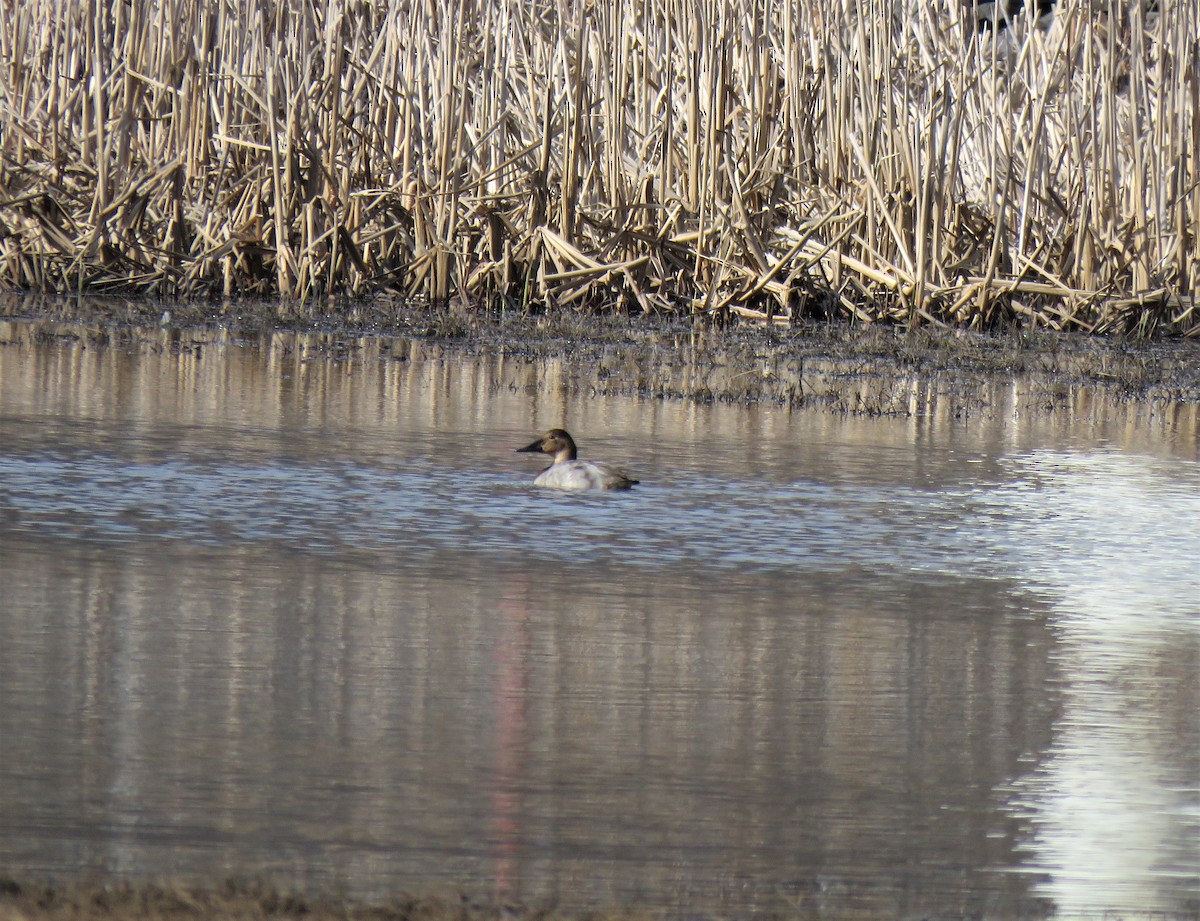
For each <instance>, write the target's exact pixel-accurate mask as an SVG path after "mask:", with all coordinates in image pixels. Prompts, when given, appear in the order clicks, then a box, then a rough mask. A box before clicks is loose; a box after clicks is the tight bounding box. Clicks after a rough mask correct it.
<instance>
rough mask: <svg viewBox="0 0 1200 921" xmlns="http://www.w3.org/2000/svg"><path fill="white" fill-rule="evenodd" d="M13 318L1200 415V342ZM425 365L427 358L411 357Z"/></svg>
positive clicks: (48, 329) (964, 403)
mask: <svg viewBox="0 0 1200 921" xmlns="http://www.w3.org/2000/svg"><path fill="white" fill-rule="evenodd" d="M0 318H9V319H13V320H19V321H22V322H21V323H20V326H21V327H23V328H25V330H26V332H27V334H28V335H29V336H31V337H41V338H43V339H44V340H46V341H53V340H71V341H76V342H77V341H80V340H82V341H83V342H84V343H85V344H86V345H88V346H91V347H114V348H131V347H151V348H157V347H165V348H172V349H189V348H195V347H197V345H201V344H204V343H206V342H207V343H210V344H211V343H213V342H217V341H220V340H222V339H223V340H224V341H229V340H234V341H237V342H239V343H252V342H255V341H260V340H262V339H264V338H266V337H270V336H273V335H276V334H280V333H294V334H304V335H308V336H310V337H311V341H312V342H313V343H314V347H313V348H312V350H311V351H312V357H313V359H324V360H329V361H346V360H354V359H356V358H364V357H371V356H375V357H381V358H389V359H393V360H407V359H408V358H410V357H413V356H415V355H416V354H419V355H420V356H421V357H428V356H430V355H431V354H432V355H445V356H447V357H448V356H451V355H453V354H459V355H462V356H471V355H479V354H485V353H491V354H501V355H504V356H506V357H508V358H510V359H513V360H524V361H528V362H537V361H541V360H549V359H555V360H560V361H564V362H566V363H567V365H568V366H569V367H570V369H571V375H570V386H571V387H573V388H578V389H579V390H581V391H583V392H588V393H593V394H596V395H612V396H637V397H644V398H660V399H685V400H697V401H728V402H769V403H777V404H784V405H788V406H792V407H808V408H817V409H821V410H824V411H828V412H836V413H855V414H860V413H861V414H878V415H911V414H920V413H921V411H922V409H921V401H920V400H916V401H914V398H913V394H914V392H921V393H928V394H936V395H938V396H939V397H940V398H942V399H948V400H950V401H952V402H953V403H954V405H955V407H956V410H955V411H956V412H958V413H977V412H980V411H985V410H986V409H987V403H988V399H987V397H986V393H987V392H988V390H989V387H990V388H993V389H994V387H995V385H996V383H997V382H1004V381H1008V380H1014V381H1016V380H1019V381H1021V382H1022V383H1023V385H1024V386H1025V387H1026V388H1027V389H1028V390H1030V392H1031V393H1032V394H1033V395H1032V398H1031V399H1030V400H1029V401H1027V402H1028V405H1029V407H1030V408H1032V409H1035V410H1042V411H1053V410H1054V409H1055V408H1056V407H1057V406H1059V405H1061V404H1062V402H1063V401H1062V399H1061V398H1062V397H1063V395H1064V394H1066V393H1067V392H1069V391H1071V390H1073V389H1076V388H1081V387H1084V388H1094V389H1099V390H1101V391H1103V392H1104V393H1105V396H1106V397H1107V398H1108V399H1109V400H1116V401H1119V402H1126V401H1129V402H1139V403H1146V404H1148V405H1149V404H1157V405H1162V404H1167V405H1179V404H1200V340H1196V339H1185V338H1178V339H1153V340H1145V339H1140V340H1126V339H1114V338H1102V337H1096V336H1087V335H1082V334H1073V333H1060V332H1054V331H1048V330H1044V329H1012V330H1010V331H1008V332H1005V333H979V332H970V331H963V330H952V329H945V328H937V327H932V326H923V327H916V328H912V329H902V328H899V327H896V326H891V325H886V324H862V325H850V324H846V323H841V322H838V323H812V324H808V325H805V326H798V327H794V328H779V327H768V326H762V325H756V324H751V323H746V322H736V321H735V322H731V323H730V324H727V325H723V326H722V325H716V324H712V323H699V322H689V321H683V320H679V319H675V318H666V317H646V316H636V317H619V316H618V317H614V316H595V315H590V314H573V313H555V314H542V315H530V314H519V313H507V314H491V313H487V312H481V311H470V310H464V309H445V310H433V309H429V308H427V307H423V306H420V305H412V304H407V303H402V302H371V303H364V304H356V305H345V306H339V307H337V308H336V309H330V310H329V311H327V312H325V313H320V314H316V313H306V312H300V311H298V310H297V309H296V308H281V307H280V305H279V304H278V303H277V302H236V303H225V304H200V303H196V302H186V303H170V302H153V301H128V300H123V299H41V298H37V299H34V298H21V297H12V296H10V297H8V298H7V299H4V300H0ZM414 349H415V350H416V351H415V352H414Z"/></svg>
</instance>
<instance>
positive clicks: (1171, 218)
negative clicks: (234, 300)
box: [0, 0, 1200, 333]
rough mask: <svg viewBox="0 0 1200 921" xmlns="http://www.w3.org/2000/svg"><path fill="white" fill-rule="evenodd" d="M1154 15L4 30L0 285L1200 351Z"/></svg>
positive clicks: (653, 9)
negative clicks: (1009, 336) (849, 319)
mask: <svg viewBox="0 0 1200 921" xmlns="http://www.w3.org/2000/svg"><path fill="white" fill-rule="evenodd" d="M951 6H956V4H951ZM1161 6H1162V9H1161V12H1159V13H1156V14H1154V15H1153V16H1152V17H1148V14H1146V13H1145V12H1144V10H1143V7H1142V6H1141V4H1140V2H1129V0H1104V2H1101V3H1100V4H1082V3H1081V2H1079V0H1063V2H1062V3H1061V5H1060V10H1059V14H1058V17H1057V21H1056V22H1055V24H1054V25H1053V26H1052V27H1051V28H1050V29H1048V30H1046V31H1041V30H1038V29H1034V28H1030V27H1028V25H1027V24H1023V23H1022V22H1020V21H1019V20H1020V17H1018V21H1016V22H1014V23H1013V24H1012V26H1011V28H1008V29H1005V30H996V31H993V30H986V31H984V32H983V33H982V34H980V35H978V36H977V35H976V34H975V27H974V22H973V19H972V17H971V16H970V15H969V13H968V12H967V11H965V10H964V11H959V10H958V9H949V10H948V9H947V8H946V5H944V4H936V3H930V4H917V3H913V4H905V5H897V4H894V3H891V2H886V3H885V2H883V0H863V2H859V3H848V2H845V0H805V2H801V0H781V2H778V3H770V4H764V3H758V2H750V0H693V2H689V3H686V4H683V3H677V2H674V0H657V2H649V0H613V2H609V3H603V4H590V3H586V2H574V0H532V2H527V3H505V2H500V0H477V2H474V3H467V2H463V0H454V2H445V3H438V4H428V3H425V4H419V3H415V2H412V0H396V2H392V3H377V2H373V0H367V2H356V3H349V4H345V5H343V4H340V3H326V4H322V3H315V4H310V3H298V4H292V5H288V4H283V5H278V4H277V5H267V6H264V5H261V4H251V3H248V2H245V0H235V2H234V3H230V4H189V3H180V2H167V3H159V2H156V3H151V2H149V0H132V2H130V3H120V4H115V5H112V4H105V3H97V2H93V3H74V4H72V3H65V4H64V3H59V2H51V0H26V2H22V3H15V2H9V0H4V2H3V3H0V18H2V19H3V28H2V29H0V42H2V43H3V58H4V60H5V61H6V64H5V66H4V67H3V68H0V106H2V111H0V124H2V126H3V127H2V128H0V131H2V134H0V175H2V177H3V179H2V186H0V187H2V189H3V191H2V193H0V194H2V196H3V197H2V198H0V283H2V284H4V285H7V286H11V287H18V288H35V289H42V290H47V289H48V290H62V291H66V290H80V289H90V290H105V289H118V288H119V289H125V290H141V291H145V292H151V293H184V294H213V293H227V294H234V293H242V294H246V293H279V294H282V295H285V296H287V297H290V298H297V297H307V296H311V295H315V294H319V293H332V292H339V293H341V292H344V293H349V294H355V295H361V294H364V293H367V292H370V291H373V290H378V289H379V288H380V287H387V288H390V289H394V290H399V291H401V292H403V293H405V294H407V295H411V296H416V297H422V298H429V299H431V300H434V301H445V300H449V299H462V300H465V301H469V302H478V301H486V300H497V301H500V302H502V303H507V304H510V305H514V306H523V305H525V304H527V303H529V302H530V301H534V300H536V301H543V302H546V303H548V304H550V305H573V306H595V305H598V304H603V305H611V304H613V303H614V302H615V303H617V304H620V305H622V306H625V307H628V308H632V309H639V310H647V311H649V310H660V309H670V310H678V309H685V310H690V311H729V312H733V313H737V314H741V315H745V316H751V317H756V318H763V319H775V320H776V321H782V322H789V321H791V320H792V319H793V318H794V317H796V316H799V315H802V314H804V313H814V312H819V313H827V312H833V313H836V314H845V315H853V316H858V317H862V318H896V319H904V320H911V321H920V320H921V319H922V318H924V319H926V320H938V321H945V322H952V323H964V324H974V325H987V324H990V323H994V322H996V321H1000V320H1004V319H1006V318H1011V317H1021V318H1032V319H1034V320H1036V321H1037V322H1039V323H1043V324H1046V325H1049V326H1052V327H1071V328H1083V329H1094V330H1106V329H1112V328H1121V329H1136V330H1138V331H1140V332H1146V333H1149V332H1153V331H1156V330H1160V329H1176V330H1187V329H1200V314H1198V312H1197V310H1196V307H1195V292H1196V290H1197V287H1198V286H1200V258H1198V251H1197V242H1196V240H1197V232H1198V229H1197V224H1198V223H1200V181H1198V176H1200V170H1198V169H1197V150H1198V149H1200V101H1198V100H1200V91H1198V90H1197V86H1196V80H1197V70H1198V67H1200V60H1198V59H1200V51H1198V50H1197V45H1196V42H1195V36H1196V35H1197V34H1200V0H1164V2H1163V3H1162V4H1161ZM1151 20H1152V21H1151Z"/></svg>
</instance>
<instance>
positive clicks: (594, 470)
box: [533, 460, 637, 489]
mask: <svg viewBox="0 0 1200 921" xmlns="http://www.w3.org/2000/svg"><path fill="white" fill-rule="evenodd" d="M636 483H637V480H632V479H630V478H629V477H627V476H626V475H625V474H624V473H622V472H621V471H620V470H618V469H617V468H616V467H611V466H609V465H608V464H597V463H595V462H594V461H582V460H570V461H563V462H562V463H560V464H551V465H550V466H549V467H547V468H546V469H545V470H543V471H542V472H541V473H539V474H538V475H537V479H535V480H534V481H533V485H534V486H544V487H547V488H549V489H629V487H631V486H633V485H634V484H636Z"/></svg>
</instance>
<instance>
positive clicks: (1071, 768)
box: [0, 324, 1200, 917]
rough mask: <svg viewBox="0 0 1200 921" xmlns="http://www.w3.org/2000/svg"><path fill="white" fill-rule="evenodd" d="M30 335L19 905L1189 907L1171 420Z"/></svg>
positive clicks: (1190, 765) (287, 343) (10, 569)
mask: <svg viewBox="0 0 1200 921" xmlns="http://www.w3.org/2000/svg"><path fill="white" fill-rule="evenodd" d="M0 326H2V324H0ZM3 331H4V333H5V335H6V336H7V340H8V341H9V342H10V343H12V344H10V345H8V346H5V347H3V348H0V557H2V559H3V566H4V573H5V580H4V581H5V586H4V590H5V595H6V601H7V604H6V605H4V606H2V607H0V630H2V631H3V636H4V637H5V642H4V643H3V644H0V702H2V703H3V705H2V706H0V738H3V739H4V740H5V742H4V746H3V754H0V788H3V789H4V790H5V796H4V797H3V798H0V863H2V864H3V865H4V866H5V867H6V868H9V869H11V870H14V871H21V872H26V873H47V874H54V875H57V876H60V877H61V876H63V875H64V874H66V875H70V874H77V873H85V872H89V871H104V872H115V873H121V874H127V875H131V876H135V877H140V876H146V875H156V874H170V875H172V876H176V877H184V878H200V879H210V880H211V879H212V878H214V877H217V878H219V877H221V876H223V875H226V874H244V873H248V872H265V873H269V874H270V875H272V876H273V877H275V878H278V879H281V880H283V881H285V882H287V881H291V882H296V883H299V884H303V885H310V886H321V887H324V886H338V887H341V888H344V889H345V890H347V891H349V892H351V893H353V894H358V895H365V896H370V895H377V894H382V893H387V892H394V891H396V890H398V889H404V888H411V887H426V886H430V885H436V884H439V883H446V884H450V885H463V886H466V887H467V888H469V889H471V890H472V891H474V892H476V893H480V894H484V895H491V896H495V897H497V898H501V899H509V900H542V899H547V898H551V899H557V900H559V902H560V904H562V905H563V906H564V907H568V908H576V909H581V908H588V907H592V906H596V905H603V904H607V903H612V902H617V903H629V902H632V901H637V902H640V903H642V904H645V905H648V906H651V907H655V908H663V909H667V910H669V911H671V912H673V913H678V914H684V913H695V912H708V913H724V914H743V913H746V912H748V911H777V912H786V913H789V914H800V915H803V916H806V917H808V916H811V917H846V916H855V915H858V914H867V915H874V916H878V915H880V914H884V915H888V916H910V915H921V914H926V915H927V914H939V915H955V916H961V915H965V914H971V915H981V914H987V915H989V916H994V915H996V914H1004V915H1016V914H1020V915H1034V914H1040V913H1043V912H1046V911H1050V910H1051V909H1055V910H1058V911H1059V912H1060V913H1070V912H1075V911H1101V910H1107V909H1113V910H1124V911H1162V912H1168V913H1180V914H1182V913H1185V912H1187V911H1188V910H1190V909H1191V908H1194V906H1195V903H1196V899H1197V898H1198V893H1200V882H1198V880H1197V876H1198V875H1200V871H1198V869H1197V868H1198V866H1200V860H1198V859H1197V855H1196V854H1195V851H1194V847H1195V842H1196V840H1197V835H1198V831H1200V829H1198V827H1197V826H1198V821H1197V816H1198V814H1200V809H1198V808H1197V802H1198V787H1200V783H1198V781H1197V771H1196V767H1197V759H1198V757H1200V754H1198V753H1200V738H1198V734H1197V729H1196V726H1195V720H1194V714H1195V713H1196V712H1197V710H1198V709H1200V708H1198V706H1197V704H1198V703H1200V701H1198V700H1197V697H1198V695H1200V690H1198V688H1200V679H1198V678H1197V673H1198V671H1200V669H1198V668H1197V665H1198V664H1200V652H1198V650H1200V634H1198V626H1197V625H1198V624H1200V616H1198V615H1200V611H1198V610H1197V607H1196V600H1195V599H1196V598H1198V597H1200V583H1198V576H1197V573H1196V571H1195V567H1194V560H1195V556H1196V550H1197V549H1200V537H1198V535H1197V533H1196V530H1195V522H1196V521H1197V520H1200V499H1198V498H1197V497H1198V496H1200V491H1198V490H1197V486H1200V466H1198V465H1197V462H1196V461H1197V458H1196V450H1197V440H1196V438H1197V436H1196V427H1195V424H1194V414H1193V415H1190V416H1189V415H1188V413H1187V411H1186V410H1177V411H1174V412H1172V413H1171V414H1164V415H1156V416H1154V417H1147V416H1145V415H1144V410H1143V409H1141V408H1138V407H1132V406H1130V407H1124V408H1122V407H1121V406H1120V405H1119V404H1117V405H1108V406H1107V408H1103V411H1102V409H1101V407H1100V404H1099V402H1098V400H1097V398H1096V397H1095V395H1091V394H1088V393H1087V392H1080V393H1079V394H1077V395H1075V396H1071V397H1069V399H1070V401H1071V404H1072V407H1073V408H1072V410H1071V412H1070V413H1068V414H1067V417H1068V421H1067V422H1064V421H1063V414H1054V415H1051V416H1048V415H1046V414H1038V413H1030V412H1028V411H1027V410H1028V404H1027V402H1026V401H1027V400H1028V399H1034V398H1035V397H1030V396H1029V394H1028V393H1026V392H1022V391H1019V390H1016V389H1013V388H1011V387H1009V388H1008V390H1007V391H1005V389H1004V388H1000V387H997V389H996V391H995V393H994V394H992V404H991V405H992V406H993V407H994V410H993V411H992V412H991V413H990V414H989V416H988V418H987V419H977V420H974V421H972V422H970V423H966V422H962V421H961V420H960V421H955V419H954V416H953V413H952V412H950V410H949V409H946V408H944V407H942V408H939V407H941V404H939V403H938V402H937V400H936V399H935V398H934V397H933V396H928V397H927V403H926V405H928V406H929V407H930V409H931V412H930V415H929V416H927V417H922V418H916V419H884V420H879V419H875V420H870V419H855V418H834V417H830V416H819V415H809V414H805V413H787V412H784V411H782V410H778V409H770V408H753V407H751V408H736V407H722V406H696V405H694V404H683V403H664V402H659V401H649V402H636V401H629V400H623V401H612V400H602V399H593V398H590V397H588V396H587V391H586V389H582V390H581V389H580V388H579V387H578V386H576V384H577V382H572V380H571V375H572V374H573V373H574V372H572V371H571V370H570V369H568V368H567V367H565V366H562V365H556V364H554V363H550V364H548V365H543V364H532V363H529V362H526V361H524V360H520V359H513V358H506V357H504V356H490V357H484V358H482V359H480V360H479V361H476V362H466V361H460V360H458V359H455V358H452V357H447V356H445V355H443V354H441V353H440V351H439V350H437V349H436V347H431V348H430V349H429V350H428V351H423V350H422V348H421V347H419V346H416V345H405V346H400V345H395V346H390V347H387V348H384V347H380V346H379V345H378V344H363V345H362V347H361V348H360V349H359V350H358V351H357V352H355V353H354V354H350V355H347V354H338V355H335V356H333V357H332V358H330V359H328V360H326V359H325V358H322V357H321V356H322V355H323V354H324V353H323V352H322V340H320V339H318V338H314V339H307V338H304V337H293V336H280V337H276V338H271V339H268V340H265V341H262V342H239V341H236V340H232V339H228V338H226V339H220V337H215V336H214V337H212V338H213V340H214V341H211V342H208V341H205V342H204V343H193V344H191V345H186V344H183V343H180V342H174V343H171V342H168V341H166V340H164V342H163V343H162V344H161V345H160V346H158V347H155V346H153V344H151V346H147V345H146V344H145V343H142V344H141V345H136V344H135V345H130V346H129V347H128V348H126V349H117V348H112V347H107V348H102V349H93V348H91V347H90V346H89V345H88V343H87V342H86V339H84V340H46V339H45V338H44V337H43V338H42V339H41V340H36V341H35V340H34V339H33V338H30V337H27V336H25V334H24V333H23V332H22V330H21V329H20V328H19V327H15V326H13V325H11V324H10V325H9V326H7V327H3ZM0 338H3V337H0ZM1064 399H1066V398H1065V397H1064ZM1122 413H1124V415H1122ZM1139 414H1141V415H1139ZM560 423H566V424H568V425H569V426H570V427H571V428H572V429H573V430H575V431H577V432H578V433H579V434H580V435H581V438H582V437H586V438H587V446H586V450H587V453H588V456H596V457H604V456H606V455H610V456H612V457H614V458H619V459H621V460H622V462H623V463H627V464H628V466H629V468H630V470H631V472H634V473H635V475H638V476H639V478H641V479H642V480H643V484H644V485H643V487H639V489H638V490H635V491H634V492H633V493H630V494H627V495H620V496H569V495H568V496H556V495H545V494H541V493H537V492H535V491H533V490H532V489H531V488H530V487H529V485H528V484H529V481H530V480H531V479H532V475H533V469H531V468H530V466H529V464H528V459H527V458H524V457H522V456H519V455H515V454H514V453H513V448H515V447H516V446H519V445H521V444H524V443H527V441H528V436H529V434H530V433H531V432H537V431H539V430H541V429H543V428H546V427H547V426H548V425H552V424H560ZM534 469H535V468H534ZM1101 822H1103V824H1101Z"/></svg>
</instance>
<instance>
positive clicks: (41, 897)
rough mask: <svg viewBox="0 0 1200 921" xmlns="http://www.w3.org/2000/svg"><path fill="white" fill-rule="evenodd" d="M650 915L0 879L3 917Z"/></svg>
mask: <svg viewBox="0 0 1200 921" xmlns="http://www.w3.org/2000/svg"><path fill="white" fill-rule="evenodd" d="M650 917H651V915H650V914H648V913H635V912H631V911H617V910H614V911H604V912H587V913H582V914H579V913H576V914H568V913H565V912H562V911H558V910H556V909H555V907H554V906H552V905H544V906H538V907H528V906H524V905H519V904H508V903H484V902H477V901H474V900H472V899H470V898H468V897H466V896H465V895H461V894H457V893H453V892H448V893H438V894H428V895H397V896H393V897H391V898H386V899H380V900H378V901H371V902H367V901H358V900H352V899H343V898H339V897H337V896H335V895H332V894H326V895H315V896H310V895H305V894H301V893H297V892H289V891H286V890H282V889H277V888H275V887H274V886H272V885H270V884H268V883H261V882H226V883H223V884H218V885H215V886H212V887H204V886H197V885H188V884H183V883H171V882H164V883H136V884H135V883H129V882H121V881H109V882H94V883H77V884H72V885H66V886H59V885H56V884H54V883H28V882H18V881H16V880H12V879H0V918H3V919H6V921H8V919H11V921H186V919H193V918H194V919H205V921H260V919H304V921H496V919H501V918H502V919H506V921H524V919H528V921H560V919H561V921H566V919H579V921H635V919H648V918H650Z"/></svg>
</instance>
